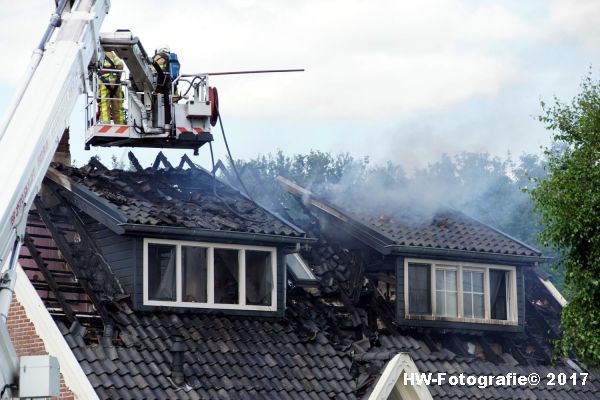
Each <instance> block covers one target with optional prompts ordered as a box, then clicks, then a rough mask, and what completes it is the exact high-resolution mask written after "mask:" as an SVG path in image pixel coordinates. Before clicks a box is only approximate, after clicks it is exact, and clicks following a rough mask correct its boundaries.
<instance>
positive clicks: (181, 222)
mask: <svg viewBox="0 0 600 400" xmlns="http://www.w3.org/2000/svg"><path fill="white" fill-rule="evenodd" d="M161 156H162V154H159V158H157V162H155V165H154V166H153V167H150V168H146V169H142V168H141V167H140V166H139V163H137V160H136V162H135V163H133V164H134V165H137V166H138V169H137V170H133V171H124V170H119V169H113V170H109V169H107V168H106V167H104V166H103V165H102V164H101V163H100V162H99V161H98V160H94V159H92V160H91V162H90V163H89V164H87V165H84V166H83V167H81V168H73V167H66V166H63V165H60V164H56V165H54V168H55V171H56V172H57V173H58V174H60V175H63V176H64V177H66V178H67V179H68V180H69V184H73V183H74V184H76V185H79V187H83V188H85V189H87V190H88V191H91V193H93V194H94V195H96V196H98V197H99V198H100V199H101V200H103V202H104V203H105V204H106V205H105V207H104V209H105V210H108V211H109V212H110V213H112V214H113V217H114V219H116V220H117V221H118V222H119V223H120V224H121V225H122V226H124V227H125V230H128V229H129V230H132V228H139V226H142V227H155V228H158V227H170V228H178V229H179V230H180V231H183V232H185V228H187V229H189V230H206V231H219V232H236V233H246V234H258V235H276V236H289V237H294V238H302V237H304V236H305V235H304V232H302V230H301V229H299V228H297V227H295V226H293V225H292V224H291V223H289V222H287V221H284V220H283V219H282V218H280V217H279V216H277V215H275V214H274V213H272V212H270V211H268V210H267V209H265V208H263V207H261V206H260V205H258V204H257V203H255V202H254V201H253V200H251V199H249V198H248V197H247V196H245V195H243V194H242V193H240V192H239V191H238V190H236V189H234V188H232V187H231V186H229V185H228V184H226V183H224V182H222V181H220V180H219V179H215V178H213V175H212V174H211V173H210V172H208V171H206V170H205V169H203V168H201V167H198V166H196V165H195V164H193V163H191V161H189V158H187V157H186V156H184V158H183V159H182V162H181V163H180V165H179V166H178V167H173V166H172V165H171V164H170V163H169V162H168V161H167V160H166V158H164V156H163V157H162V159H161V158H160V157H161ZM130 157H133V155H132V154H131V155H130ZM158 161H163V164H164V165H165V168H158V165H159V163H158ZM186 167H187V168H186ZM87 197H88V198H89V197H90V196H87ZM93 200H95V199H93ZM135 225H137V226H135ZM180 228H184V229H180Z"/></svg>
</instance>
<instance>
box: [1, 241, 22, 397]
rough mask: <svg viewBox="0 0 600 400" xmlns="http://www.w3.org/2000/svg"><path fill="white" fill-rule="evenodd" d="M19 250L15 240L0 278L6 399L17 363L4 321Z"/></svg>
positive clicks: (14, 281)
mask: <svg viewBox="0 0 600 400" xmlns="http://www.w3.org/2000/svg"><path fill="white" fill-rule="evenodd" d="M20 250H21V241H20V240H16V241H15V244H14V246H13V251H12V254H11V257H10V260H9V261H8V265H7V268H6V270H5V271H4V272H3V273H2V276H1V277H0V358H1V359H2V363H3V365H0V372H1V373H2V376H0V391H4V394H5V395H8V398H11V397H12V396H11V390H12V385H13V384H14V383H15V379H16V377H17V375H18V368H19V361H18V359H17V355H16V352H15V348H14V346H13V344H12V342H11V340H10V336H9V335H8V327H7V325H6V321H7V319H8V311H9V309H10V304H11V302H12V298H13V293H14V289H15V283H16V281H17V260H18V259H19V252H20ZM5 389H7V390H5ZM0 397H2V398H5V397H3V396H0Z"/></svg>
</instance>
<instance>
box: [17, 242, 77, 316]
mask: <svg viewBox="0 0 600 400" xmlns="http://www.w3.org/2000/svg"><path fill="white" fill-rule="evenodd" d="M24 243H25V246H27V250H29V254H30V255H31V258H33V261H35V264H36V265H37V267H38V269H39V270H40V272H41V273H42V275H44V279H45V280H46V284H47V285H48V287H49V288H50V290H52V292H53V294H54V297H56V300H57V301H58V303H59V304H60V307H61V308H62V309H63V312H64V313H65V316H66V317H67V319H68V320H69V322H71V323H73V322H74V321H77V317H76V316H75V314H74V313H73V309H72V308H71V306H70V305H69V304H68V303H67V301H66V299H65V296H63V294H62V291H61V290H60V288H59V287H58V284H57V283H56V280H55V279H54V276H53V275H52V273H51V272H50V271H49V270H48V268H46V264H45V263H44V260H43V259H42V257H41V256H40V253H39V252H38V250H37V248H36V247H35V244H34V243H33V241H32V240H31V238H30V237H29V235H28V234H27V233H26V234H25V238H24Z"/></svg>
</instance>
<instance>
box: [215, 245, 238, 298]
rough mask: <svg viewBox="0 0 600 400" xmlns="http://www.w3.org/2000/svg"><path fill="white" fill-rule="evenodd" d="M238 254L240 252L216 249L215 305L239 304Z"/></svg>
mask: <svg viewBox="0 0 600 400" xmlns="http://www.w3.org/2000/svg"><path fill="white" fill-rule="evenodd" d="M238 253H239V251H238V250H230V249H214V258H215V261H214V271H215V303H224V304H238V303H239V291H238V287H239V286H238V282H239V276H240V266H239V259H238Z"/></svg>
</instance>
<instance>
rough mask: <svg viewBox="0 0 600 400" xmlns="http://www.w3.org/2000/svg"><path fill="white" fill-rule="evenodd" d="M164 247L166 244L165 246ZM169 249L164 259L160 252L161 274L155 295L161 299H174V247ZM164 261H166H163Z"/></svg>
mask: <svg viewBox="0 0 600 400" xmlns="http://www.w3.org/2000/svg"><path fill="white" fill-rule="evenodd" d="M165 247H166V246H165ZM169 247H172V249H170V251H169V255H168V258H167V259H166V260H165V258H164V253H163V254H161V256H162V260H161V276H160V283H159V284H158V288H157V289H156V293H155V297H156V298H157V299H161V300H176V296H175V267H176V261H175V256H176V252H175V247H174V246H169ZM165 261H166V262H165Z"/></svg>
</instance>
